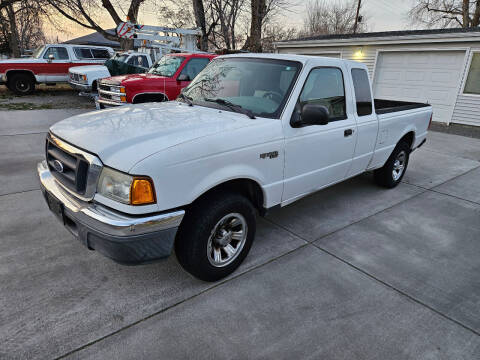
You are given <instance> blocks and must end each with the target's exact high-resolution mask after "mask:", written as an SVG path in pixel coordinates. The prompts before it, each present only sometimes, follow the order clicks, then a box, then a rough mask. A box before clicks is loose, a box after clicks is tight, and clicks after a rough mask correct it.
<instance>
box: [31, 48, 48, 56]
mask: <svg viewBox="0 0 480 360" xmlns="http://www.w3.org/2000/svg"><path fill="white" fill-rule="evenodd" d="M43 49H45V46H39V47H37V48H36V49H35V50H34V51H33V53H32V57H34V58H35V59H38V58H40V56H41V55H42V53H43Z"/></svg>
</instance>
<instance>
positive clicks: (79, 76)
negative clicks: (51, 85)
mask: <svg viewBox="0 0 480 360" xmlns="http://www.w3.org/2000/svg"><path fill="white" fill-rule="evenodd" d="M111 60H116V61H118V62H120V63H125V64H128V65H132V66H136V67H141V68H145V69H149V68H150V67H152V65H153V61H152V58H151V57H150V54H148V53H145V52H133V51H128V52H124V53H117V54H115V56H113V57H112V59H111ZM68 73H69V76H68V77H69V80H68V82H69V84H70V86H71V87H72V88H73V89H75V90H79V91H82V92H90V91H92V92H96V91H97V87H98V81H99V80H101V79H104V78H107V77H110V76H112V74H111V73H110V70H109V69H108V67H106V66H105V65H87V66H75V67H71V68H70V69H69V71H68ZM115 75H119V74H115Z"/></svg>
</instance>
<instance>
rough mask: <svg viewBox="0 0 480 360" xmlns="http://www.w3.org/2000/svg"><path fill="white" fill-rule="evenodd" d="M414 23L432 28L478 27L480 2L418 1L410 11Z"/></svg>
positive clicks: (454, 0) (457, 0) (450, 0)
mask: <svg viewBox="0 0 480 360" xmlns="http://www.w3.org/2000/svg"><path fill="white" fill-rule="evenodd" d="M410 16H411V18H412V19H413V22H414V23H418V24H421V25H424V26H426V27H428V28H431V27H441V28H449V27H463V28H468V27H477V26H479V25H480V0H473V1H472V0H470V1H469V0H416V2H415V5H414V7H413V8H412V9H411V10H410Z"/></svg>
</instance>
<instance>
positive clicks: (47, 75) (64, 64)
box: [41, 46, 74, 83]
mask: <svg viewBox="0 0 480 360" xmlns="http://www.w3.org/2000/svg"><path fill="white" fill-rule="evenodd" d="M43 59H44V60H45V62H46V63H45V65H44V69H43V71H42V73H43V74H41V75H43V79H42V78H41V81H45V82H49V83H55V82H68V69H69V68H70V67H71V66H73V65H74V64H73V63H72V61H71V60H70V55H69V54H68V50H67V48H66V47H64V46H50V47H49V48H48V49H47V50H46V51H45V54H43Z"/></svg>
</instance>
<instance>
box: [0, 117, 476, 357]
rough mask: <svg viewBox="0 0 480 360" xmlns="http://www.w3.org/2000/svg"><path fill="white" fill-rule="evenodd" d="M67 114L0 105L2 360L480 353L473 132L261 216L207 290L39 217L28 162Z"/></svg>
mask: <svg viewBox="0 0 480 360" xmlns="http://www.w3.org/2000/svg"><path fill="white" fill-rule="evenodd" d="M79 111H84V110H75V111H64V110H42V111H25V112H23V111H15V112H14V111H10V112H0V234H1V235H0V237H1V238H0V358H2V359H10V358H22V359H24V358H38V359H50V358H52V359H53V358H64V357H66V358H81V359H85V358H87V359H89V358H91V359H117V358H118V359H132V358H136V359H143V358H147V359H148V358H151V359H177V358H178V359H186V358H196V359H204V358H207V359H225V358H234V359H247V358H276V359H299V358H311V359H349V360H350V359H369V360H370V359H381V360H384V359H389V360H390V359H449V360H450V359H479V358H480V336H479V335H480V140H476V139H470V138H465V137H459V136H456V135H446V134H442V133H433V132H432V133H431V135H430V136H429V141H428V143H427V144H426V145H425V146H424V147H423V148H422V149H420V150H418V151H416V152H415V153H414V154H413V155H412V158H411V163H410V166H409V169H408V171H407V174H406V176H405V179H404V183H403V184H401V185H400V186H399V187H397V188H396V189H393V190H385V189H381V188H378V187H376V186H375V185H374V184H373V182H372V179H371V175H368V174H366V175H362V176H359V177H357V178H354V179H351V180H349V181H347V182H345V183H343V184H339V185H337V186H335V187H332V188H330V189H327V190H325V191H321V192H319V193H317V194H315V195H312V196H310V197H308V198H305V199H303V200H301V201H299V202H298V203H295V204H293V205H291V206H289V207H286V208H284V209H277V210H275V211H273V212H272V213H270V214H269V216H268V217H267V218H266V219H261V220H260V225H259V229H258V235H257V239H256V241H255V243H254V245H253V247H252V250H251V252H250V255H249V256H248V257H247V259H246V262H245V263H244V264H243V265H242V266H241V268H240V269H239V270H238V271H237V272H236V273H235V274H233V276H231V277H230V278H228V279H226V280H224V281H221V282H219V283H215V284H209V283H204V282H201V281H199V280H196V279H194V278H192V277H191V276H190V275H188V274H187V273H185V272H184V271H183V270H182V269H181V268H180V266H179V265H178V263H177V261H176V259H175V257H174V256H172V257H171V258H170V259H169V260H167V261H165V262H161V263H157V264H151V265H144V266H138V267H124V266H121V265H117V264H115V263H113V262H111V261H110V260H108V259H106V258H104V257H103V256H101V255H99V254H98V253H96V252H91V251H88V250H87V249H85V248H84V247H83V246H82V245H81V244H80V243H79V242H77V241H75V240H74V238H73V237H72V236H71V235H70V234H69V233H68V232H67V231H66V230H64V229H63V227H62V225H60V224H59V223H58V222H57V220H56V219H55V218H54V216H52V215H51V214H50V213H49V211H48V209H47V207H46V205H45V203H44V200H43V198H42V196H41V193H40V191H39V190H38V182H37V179H36V175H35V164H36V162H38V161H40V160H41V159H42V158H43V142H44V137H45V132H46V130H47V129H48V126H49V125H50V124H52V123H54V122H56V121H58V120H60V119H62V118H64V117H67V116H70V115H72V114H73V113H78V112H79Z"/></svg>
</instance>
